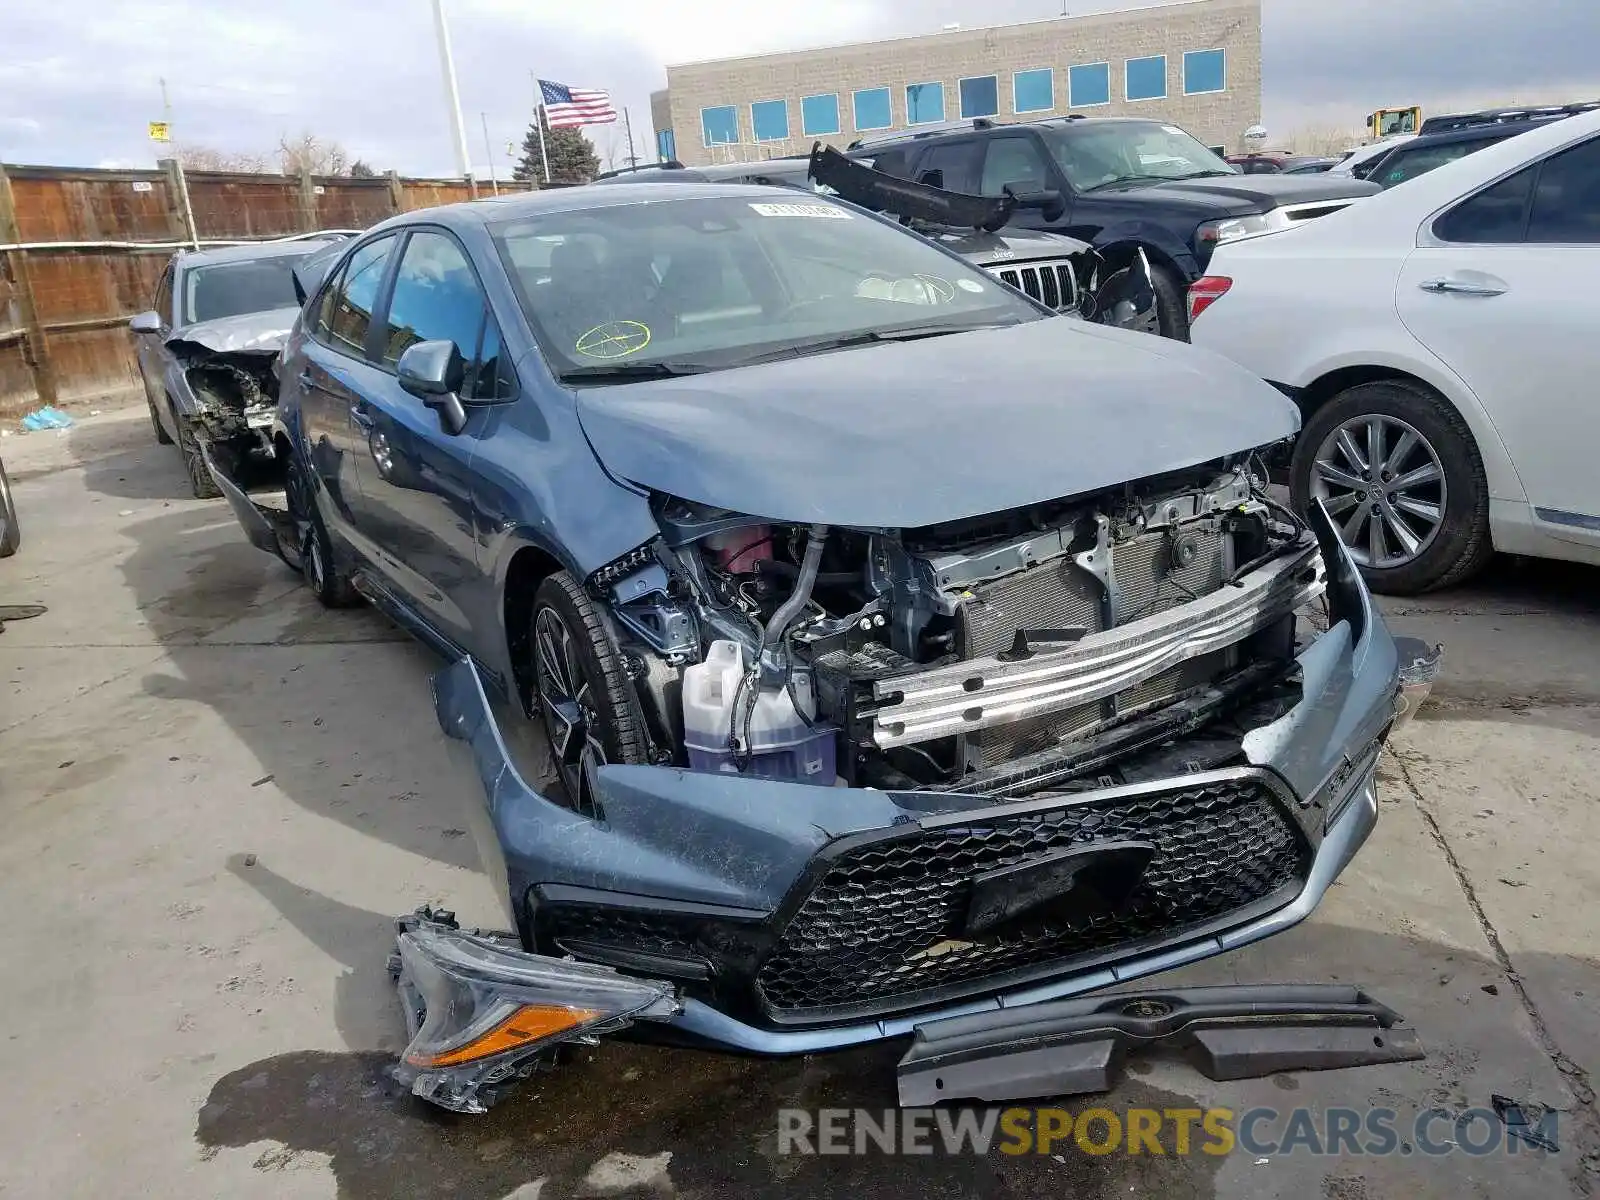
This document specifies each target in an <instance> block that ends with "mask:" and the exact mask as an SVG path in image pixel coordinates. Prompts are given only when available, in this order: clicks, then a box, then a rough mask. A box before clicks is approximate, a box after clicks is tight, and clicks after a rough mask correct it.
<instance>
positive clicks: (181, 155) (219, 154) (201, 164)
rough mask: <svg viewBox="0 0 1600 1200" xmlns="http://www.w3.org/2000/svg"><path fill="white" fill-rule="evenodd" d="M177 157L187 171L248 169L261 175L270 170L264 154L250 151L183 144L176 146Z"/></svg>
mask: <svg viewBox="0 0 1600 1200" xmlns="http://www.w3.org/2000/svg"><path fill="white" fill-rule="evenodd" d="M176 157H177V160H178V162H179V163H181V164H182V165H183V169H184V170H186V171H247V172H249V173H251V174H256V175H259V174H265V173H266V172H267V171H268V170H270V168H269V167H268V165H267V160H266V157H265V156H264V155H261V154H255V153H253V152H249V151H229V150H218V149H216V148H215V147H212V146H197V145H192V144H181V145H179V146H177V147H176Z"/></svg>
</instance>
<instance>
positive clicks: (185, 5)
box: [0, 0, 1600, 176]
mask: <svg viewBox="0 0 1600 1200" xmlns="http://www.w3.org/2000/svg"><path fill="white" fill-rule="evenodd" d="M1067 3H1068V7H1069V9H1070V10H1071V11H1073V12H1075V13H1084V12H1092V11H1103V10H1107V9H1118V8H1127V7H1132V5H1131V4H1129V3H1119V2H1116V0H1067ZM446 7H447V11H448V12H449V14H450V25H451V36H452V40H453V42H454V47H455V58H456V68H457V73H458V76H459V79H460V88H461V104H462V110H463V113H464V115H465V119H466V125H467V136H468V141H469V144H470V149H471V154H472V160H473V164H474V169H475V170H476V171H477V173H478V174H479V175H480V176H482V175H486V174H487V169H486V168H487V164H488V162H489V150H488V149H487V148H486V146H485V138H484V132H483V123H482V119H481V118H480V113H483V114H486V115H487V120H488V126H489V139H488V140H489V143H490V145H491V146H492V148H493V154H494V165H495V168H496V170H497V171H498V172H499V173H500V174H501V175H502V176H503V175H505V174H506V173H508V172H509V169H510V165H511V162H510V160H509V159H508V158H507V157H506V154H505V149H506V143H507V142H508V141H511V140H515V141H518V142H520V141H521V137H522V134H523V132H524V131H525V130H526V128H527V124H528V120H529V113H530V110H531V105H532V103H533V87H532V83H531V81H530V72H533V73H537V74H539V75H542V76H544V77H545V78H547V79H555V80H559V81H561V82H563V83H568V84H572V85H576V86H583V87H603V88H609V89H610V90H611V91H612V93H613V95H614V96H615V97H616V98H617V99H618V100H619V101H621V102H622V103H625V104H627V105H628V106H629V107H630V108H631V109H632V115H633V119H634V137H635V141H636V142H637V143H638V146H639V153H640V154H641V155H644V156H649V155H651V154H653V136H652V133H651V129H650V107H649V93H650V91H651V89H653V88H657V87H661V86H662V85H663V84H664V83H665V79H666V76H665V72H664V69H663V64H665V63H668V62H682V61H688V60H694V59H702V58H714V57H723V56H727V55H736V54H743V53H749V52H754V51H763V50H781V49H788V48H798V47H803V46H812V45H817V44H825V43H829V42H839V41H850V40H858V39H865V38H874V37H884V36H893V35H905V34H913V33H926V32H934V31H937V30H938V29H939V28H940V27H941V26H942V25H943V24H945V23H946V22H949V21H959V22H962V23H963V24H965V25H968V26H978V25H983V24H998V23H1006V22H1010V21H1018V20H1028V19H1034V18H1040V17H1048V16H1053V15H1058V14H1059V12H1060V7H1059V0H808V2H807V3H805V4H799V5H779V4H772V3H768V2H757V0H608V2H607V3H604V4H585V3H558V2H556V0H446ZM0 8H3V9H5V10H6V11H5V12H4V13H3V14H0V160H3V161H8V162H25V163H55V164H64V165H75V166H146V165H150V164H152V163H153V161H154V159H155V158H156V157H157V155H156V153H155V149H154V148H153V147H152V145H151V143H150V142H149V141H147V140H146V137H145V123H146V122H147V121H151V120H159V119H161V117H162V107H161V93H160V87H159V84H158V79H159V78H160V77H163V76H164V77H165V78H166V80H167V86H168V90H169V93H170V96H171V104H172V114H171V115H172V122H173V125H174V130H175V134H176V136H177V137H178V138H179V139H180V140H183V141H187V142H191V143H198V144H202V145H206V146H210V147H213V148H216V149H219V150H226V151H256V152H261V153H267V152H270V150H271V149H272V147H273V146H275V145H276V143H277V140H278V137H279V135H280V134H284V133H288V134H295V133H299V132H303V131H307V130H310V131H313V132H315V133H318V134H320V135H323V136H325V137H331V138H333V139H336V140H337V141H339V142H341V143H342V144H343V145H344V146H345V147H346V148H347V149H348V150H349V151H350V153H351V154H352V155H354V156H358V157H360V158H363V159H365V160H366V161H367V162H369V163H371V164H373V165H374V166H376V167H378V168H380V169H384V168H390V167H393V168H395V169H397V170H399V171H400V172H401V173H402V174H417V175H426V174H438V175H445V174H452V173H454V168H453V164H454V151H453V149H452V145H451V140H450V130H449V124H448V119H447V117H446V115H445V114H446V108H445V104H444V89H443V85H442V83H441V75H440V69H439V61H438V53H437V49H436V42H435V39H434V34H433V23H432V16H431V12H432V9H431V4H430V2H429V0H150V2H143V3H139V4H124V3H116V4H113V3H112V0H47V2H45V3H40V4H29V5H27V7H26V8H24V7H23V3H22V0H0ZM1263 9H1264V12H1263V26H1264V31H1263V39H1264V45H1263V54H1264V58H1265V63H1264V86H1263V102H1264V105H1265V108H1266V111H1265V114H1264V116H1265V119H1266V122H1267V125H1268V127H1269V129H1271V130H1272V131H1273V132H1274V133H1283V134H1288V133H1290V132H1292V131H1293V130H1295V129H1297V128H1301V127H1305V126H1308V125H1318V126H1327V125H1332V126H1335V127H1346V128H1359V126H1360V114H1361V113H1362V112H1363V111H1366V110H1370V109H1372V108H1375V107H1378V106H1380V105H1393V104H1402V103H1411V102H1418V103H1422V104H1424V105H1430V106H1433V107H1438V106H1439V105H1441V104H1447V103H1456V102H1479V101H1482V102H1493V101H1496V100H1501V99H1505V100H1527V99H1549V98H1557V97H1567V98H1573V99H1579V98H1589V97H1592V96H1593V95H1596V94H1600V66H1597V65H1596V47H1600V3H1596V0H1263ZM616 129H617V132H616V133H615V134H613V133H610V132H607V131H605V130H599V131H593V135H594V136H595V138H596V141H597V143H598V144H599V145H600V146H601V149H602V151H605V150H608V149H613V147H612V146H611V145H610V144H609V143H610V141H611V139H612V138H617V139H620V136H621V135H620V130H621V126H620V124H619V125H618V126H617V127H616ZM619 144H620V142H619ZM616 152H618V153H620V151H616Z"/></svg>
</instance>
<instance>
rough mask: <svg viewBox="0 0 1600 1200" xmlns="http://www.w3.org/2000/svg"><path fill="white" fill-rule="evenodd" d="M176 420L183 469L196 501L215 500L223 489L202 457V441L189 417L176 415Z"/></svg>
mask: <svg viewBox="0 0 1600 1200" xmlns="http://www.w3.org/2000/svg"><path fill="white" fill-rule="evenodd" d="M174 419H175V420H176V422H177V426H178V450H179V451H180V452H181V453H182V454H183V469H184V471H185V472H187V473H188V476H189V490H190V491H192V492H193V493H194V498H195V499H196V500H215V499H216V498H217V497H218V496H220V495H222V489H221V488H219V487H218V486H217V481H216V480H215V479H213V478H211V472H210V471H208V470H206V460H205V459H203V458H201V457H200V441H199V437H198V436H197V435H196V433H195V431H194V426H193V425H191V424H190V423H189V420H188V418H187V417H181V416H177V414H176V413H174Z"/></svg>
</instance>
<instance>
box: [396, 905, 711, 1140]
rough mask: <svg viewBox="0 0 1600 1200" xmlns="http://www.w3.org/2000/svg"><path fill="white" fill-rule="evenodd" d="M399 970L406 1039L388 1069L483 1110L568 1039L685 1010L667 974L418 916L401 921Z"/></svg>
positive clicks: (457, 1104) (451, 1103)
mask: <svg viewBox="0 0 1600 1200" xmlns="http://www.w3.org/2000/svg"><path fill="white" fill-rule="evenodd" d="M398 950H399V954H398V958H399V964H398V966H399V970H398V977H397V980H396V983H397V986H398V987H399V989H400V1001H401V1004H402V1005H403V1006H404V1007H405V1016H406V1026H407V1029H408V1031H409V1032H410V1034H411V1044H410V1045H408V1046H407V1047H406V1049H405V1053H404V1054H403V1055H402V1056H401V1060H400V1064H399V1065H398V1066H397V1067H396V1068H395V1076H396V1078H398V1079H399V1080H400V1081H401V1082H402V1083H404V1084H406V1085H407V1086H408V1087H410V1088H411V1090H412V1092H413V1093H414V1094H416V1095H418V1096H421V1097H422V1098H423V1099H425V1100H431V1101H432V1102H433V1103H435V1104H438V1105H440V1106H442V1107H444V1108H448V1109H452V1110H454V1111H456V1112H477V1113H481V1112H485V1111H487V1108H488V1105H489V1103H492V1102H493V1100H494V1089H495V1087H496V1086H497V1085H500V1084H504V1083H506V1082H508V1081H510V1080H513V1079H518V1078H522V1077H525V1076H527V1075H530V1074H532V1073H533V1070H534V1067H535V1066H536V1063H537V1059H538V1057H539V1055H540V1054H541V1053H543V1052H544V1051H546V1050H549V1049H550V1048H552V1047H554V1046H557V1045H560V1044H561V1043H562V1042H569V1041H573V1040H574V1039H588V1038H592V1037H595V1036H597V1035H599V1034H602V1033H612V1032H615V1031H616V1030H619V1029H623V1028H625V1027H626V1026H628V1025H631V1024H632V1023H633V1022H634V1021H635V1020H639V1019H655V1020H662V1019H665V1018H668V1017H672V1016H675V1015H677V1013H679V1012H680V1011H682V1009H681V1006H680V1005H679V1003H678V999H677V994H676V991H675V990H674V988H673V987H672V985H671V984H667V983H659V982H657V981H655V980H648V979H630V978H628V977H627V976H624V975H619V974H618V973H617V972H616V971H614V970H612V969H611V968H609V967H594V966H587V965H585V964H582V963H576V962H571V961H568V960H566V959H559V958H548V957H545V956H542V955H537V954H528V953H526V952H525V951H523V950H521V949H513V948H511V947H509V946H505V945H502V944H499V943H496V942H494V941H492V940H490V939H488V938H485V937H480V936H478V935H475V934H470V933H466V932H464V931H462V930H459V929H452V928H450V927H449V926H447V925H443V924H440V923H437V922H434V921H430V920H427V919H425V918H416V917H408V918H405V919H403V920H402V921H401V923H400V936H399V939H398Z"/></svg>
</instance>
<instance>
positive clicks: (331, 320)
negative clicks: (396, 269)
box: [327, 234, 395, 358]
mask: <svg viewBox="0 0 1600 1200" xmlns="http://www.w3.org/2000/svg"><path fill="white" fill-rule="evenodd" d="M394 246H395V235H393V234H389V235H388V236H386V237H381V238H379V239H377V240H376V241H373V242H368V243H367V244H366V245H365V246H362V247H360V248H358V249H357V250H356V251H355V253H354V254H352V255H351V256H350V257H349V259H348V260H347V261H346V262H345V267H344V272H343V274H342V275H341V276H340V278H339V283H338V285H337V286H336V287H334V288H333V289H331V290H330V292H329V296H330V299H331V305H332V311H331V312H330V313H329V314H328V321H327V328H328V342H329V344H330V345H331V346H332V347H333V348H334V349H335V350H340V351H342V352H344V353H345V354H353V355H355V356H357V357H359V358H365V357H366V355H367V332H368V330H369V329H370V328H371V326H372V310H373V308H374V307H375V306H376V304H377V302H378V289H379V288H380V287H382V286H383V277H384V275H385V273H386V272H387V271H388V267H389V255H390V254H391V253H392V252H393V251H394Z"/></svg>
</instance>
